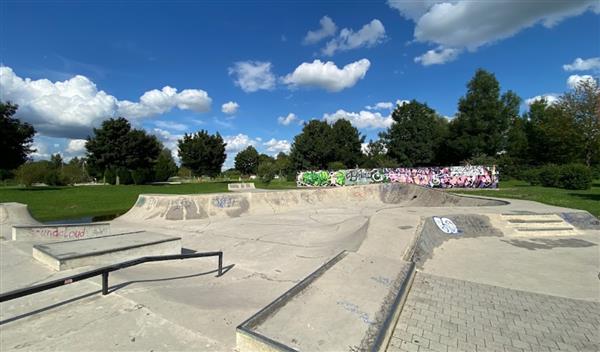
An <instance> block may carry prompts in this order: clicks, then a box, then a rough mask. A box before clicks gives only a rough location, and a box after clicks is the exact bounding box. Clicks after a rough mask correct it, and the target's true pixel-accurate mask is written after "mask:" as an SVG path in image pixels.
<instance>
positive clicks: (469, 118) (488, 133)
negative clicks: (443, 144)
mask: <svg viewBox="0 0 600 352" xmlns="http://www.w3.org/2000/svg"><path fill="white" fill-rule="evenodd" d="M519 104H520V98H519V97H518V96H517V95H516V94H515V93H513V92H512V91H508V92H506V93H504V94H502V95H500V84H499V83H498V80H497V79H496V76H494V74H492V73H490V72H487V71H485V70H482V69H479V70H477V72H475V75H474V76H473V78H472V79H471V81H469V83H468V84H467V94H466V95H465V96H464V97H462V98H460V100H459V102H458V114H457V116H456V118H455V119H453V120H452V122H451V123H450V126H449V127H450V133H449V143H448V146H449V150H448V152H450V153H451V154H450V155H449V159H451V160H452V162H459V161H462V160H466V159H469V158H471V157H473V156H475V155H488V156H495V155H497V154H498V153H499V152H501V151H503V150H504V148H505V147H506V136H507V132H508V129H509V127H510V122H511V120H512V119H513V118H514V117H516V116H518V114H519Z"/></svg>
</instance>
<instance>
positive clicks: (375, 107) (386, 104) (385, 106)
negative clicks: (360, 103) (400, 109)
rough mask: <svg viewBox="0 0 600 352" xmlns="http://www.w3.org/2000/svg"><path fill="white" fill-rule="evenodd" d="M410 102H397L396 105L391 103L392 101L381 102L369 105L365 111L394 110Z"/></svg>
mask: <svg viewBox="0 0 600 352" xmlns="http://www.w3.org/2000/svg"><path fill="white" fill-rule="evenodd" d="M408 102H409V101H408V100H400V99H398V100H396V104H395V105H394V103H392V102H390V101H382V102H379V103H377V104H375V105H367V106H365V109H367V110H393V109H395V108H396V106H398V105H400V106H402V105H404V104H406V103H408Z"/></svg>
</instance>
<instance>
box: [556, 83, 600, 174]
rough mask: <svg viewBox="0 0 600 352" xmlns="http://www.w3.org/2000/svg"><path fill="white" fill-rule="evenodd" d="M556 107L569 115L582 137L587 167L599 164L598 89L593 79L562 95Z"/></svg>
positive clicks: (599, 113)
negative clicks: (593, 163)
mask: <svg viewBox="0 0 600 352" xmlns="http://www.w3.org/2000/svg"><path fill="white" fill-rule="evenodd" d="M558 106H559V107H560V108H561V109H562V110H563V111H564V112H565V113H566V114H567V115H569V116H570V117H571V118H572V119H573V121H574V123H575V125H576V126H577V130H578V131H579V132H580V133H581V136H582V142H583V144H582V147H583V148H582V149H583V154H584V155H583V159H584V161H585V163H586V164H587V166H590V165H591V164H592V162H593V161H595V162H597V163H600V87H599V86H598V82H597V81H596V80H595V79H584V80H581V81H580V82H579V83H578V84H577V86H576V87H575V89H574V90H573V91H570V92H566V93H565V94H563V95H562V96H561V97H560V98H559V101H558Z"/></svg>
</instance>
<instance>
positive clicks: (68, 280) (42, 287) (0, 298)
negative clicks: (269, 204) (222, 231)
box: [0, 251, 223, 302]
mask: <svg viewBox="0 0 600 352" xmlns="http://www.w3.org/2000/svg"><path fill="white" fill-rule="evenodd" d="M203 257H219V267H218V269H217V272H218V274H217V277H219V276H221V275H223V252H221V251H219V252H203V253H191V254H174V255H158V256H148V257H141V258H137V259H133V260H129V261H126V262H122V263H118V264H113V265H109V266H105V267H102V268H98V269H94V270H90V271H86V272H83V273H80V274H77V275H72V276H68V277H65V278H62V279H58V280H53V281H49V282H46V283H42V284H38V285H34V286H31V287H26V288H21V289H18V290H14V291H9V292H6V293H2V294H0V302H6V301H10V300H11V299H15V298H20V297H24V296H29V295H32V294H34V293H38V292H42V291H46V290H50V289H53V288H56V287H60V286H65V285H69V284H72V283H74V282H77V281H81V280H85V279H89V278H91V277H94V276H98V275H102V295H107V294H108V274H109V273H110V272H111V271H117V270H120V269H125V268H128V267H130V266H134V265H138V264H143V263H148V262H159V261H163V260H176V259H191V258H203Z"/></svg>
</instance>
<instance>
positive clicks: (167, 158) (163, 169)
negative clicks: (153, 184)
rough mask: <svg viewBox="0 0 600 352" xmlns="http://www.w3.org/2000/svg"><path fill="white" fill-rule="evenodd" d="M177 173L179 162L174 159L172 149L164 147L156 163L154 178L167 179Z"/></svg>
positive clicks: (157, 179)
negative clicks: (176, 162)
mask: <svg viewBox="0 0 600 352" xmlns="http://www.w3.org/2000/svg"><path fill="white" fill-rule="evenodd" d="M175 175H177V164H175V160H173V155H172V154H171V151H170V150H169V149H167V148H165V149H163V150H162V151H161V152H160V154H159V155H158V158H157V159H156V165H154V179H155V180H156V181H160V182H162V181H167V180H168V179H169V177H171V176H175Z"/></svg>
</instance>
